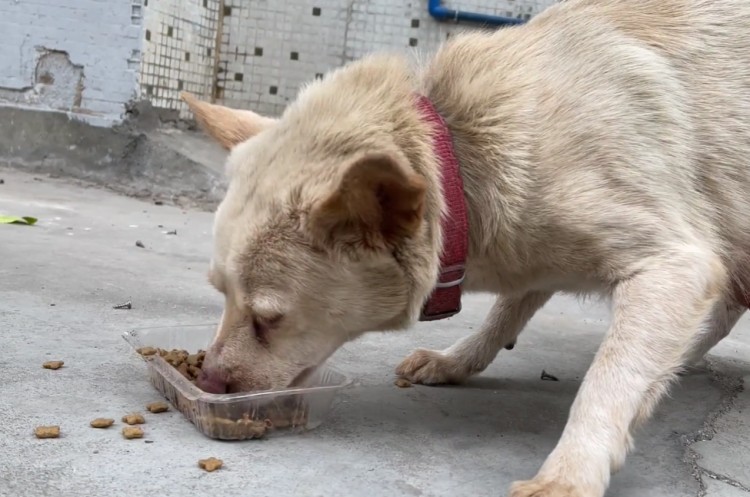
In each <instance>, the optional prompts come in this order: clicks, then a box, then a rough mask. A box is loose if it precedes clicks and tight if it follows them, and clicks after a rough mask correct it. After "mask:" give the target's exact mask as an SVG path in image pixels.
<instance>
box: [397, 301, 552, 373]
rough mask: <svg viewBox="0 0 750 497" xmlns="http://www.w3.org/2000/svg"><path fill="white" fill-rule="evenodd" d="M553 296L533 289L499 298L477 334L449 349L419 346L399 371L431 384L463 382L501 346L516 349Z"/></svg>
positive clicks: (461, 340)
mask: <svg viewBox="0 0 750 497" xmlns="http://www.w3.org/2000/svg"><path fill="white" fill-rule="evenodd" d="M551 296H552V293H547V292H531V293H527V294H525V295H523V296H520V297H510V298H504V297H498V298H497V300H496V301H495V303H494V304H493V306H492V309H491V310H490V313H489V315H488V316H487V318H486V319H485V322H484V324H482V327H481V328H480V329H479V331H477V332H476V333H474V334H472V335H469V336H467V337H464V338H462V339H460V340H459V341H457V342H456V343H455V344H453V345H452V346H450V347H449V348H447V349H445V350H443V351H438V350H425V349H417V350H415V351H414V352H412V353H411V355H409V356H408V357H407V358H406V359H404V361H403V362H402V363H401V364H400V365H399V366H398V368H397V369H396V374H398V375H399V376H402V377H404V378H407V379H409V380H411V381H412V382H414V383H424V384H427V385H434V384H442V383H460V382H462V381H464V380H466V379H467V378H468V377H470V376H472V375H474V374H477V373H480V372H482V371H484V369H485V368H486V367H487V366H489V365H490V363H491V362H492V361H493V360H494V359H495V357H496V356H497V353H498V352H499V351H500V349H501V348H503V347H507V348H512V347H513V346H514V345H515V342H516V338H517V337H518V335H519V334H520V333H521V331H522V330H523V328H524V326H526V323H528V321H529V320H530V319H531V318H532V316H534V313H536V311H537V310H539V309H540V308H541V307H542V306H543V305H544V304H545V303H546V302H547V301H548V300H549V299H550V297H551Z"/></svg>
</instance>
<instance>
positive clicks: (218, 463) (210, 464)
mask: <svg viewBox="0 0 750 497" xmlns="http://www.w3.org/2000/svg"><path fill="white" fill-rule="evenodd" d="M223 465H224V461H222V460H221V459H216V458H215V457H209V458H208V459H201V460H200V461H198V466H200V467H201V469H204V470H206V471H208V472H209V473H210V472H211V471H216V470H217V469H220V468H221V467H222V466H223Z"/></svg>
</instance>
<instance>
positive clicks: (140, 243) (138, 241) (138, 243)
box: [135, 240, 146, 248]
mask: <svg viewBox="0 0 750 497" xmlns="http://www.w3.org/2000/svg"><path fill="white" fill-rule="evenodd" d="M135 246H136V247H141V248H146V246H145V245H144V244H143V242H142V241H140V240H136V241H135Z"/></svg>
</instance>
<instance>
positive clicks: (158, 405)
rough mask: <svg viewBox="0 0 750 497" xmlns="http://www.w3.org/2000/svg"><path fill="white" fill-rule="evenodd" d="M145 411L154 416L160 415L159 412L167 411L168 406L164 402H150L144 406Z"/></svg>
mask: <svg viewBox="0 0 750 497" xmlns="http://www.w3.org/2000/svg"><path fill="white" fill-rule="evenodd" d="M146 409H147V410H148V411H149V412H152V413H154V414H157V413H160V412H166V411H168V410H169V404H167V403H166V402H151V403H150V404H148V405H147V406H146Z"/></svg>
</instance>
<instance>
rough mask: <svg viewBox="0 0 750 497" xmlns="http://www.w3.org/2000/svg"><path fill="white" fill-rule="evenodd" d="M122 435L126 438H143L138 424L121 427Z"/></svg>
mask: <svg viewBox="0 0 750 497" xmlns="http://www.w3.org/2000/svg"><path fill="white" fill-rule="evenodd" d="M122 436H123V437H125V438H127V439H128V440H131V439H133V438H143V428H141V427H139V426H126V427H124V428H123V429H122Z"/></svg>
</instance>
